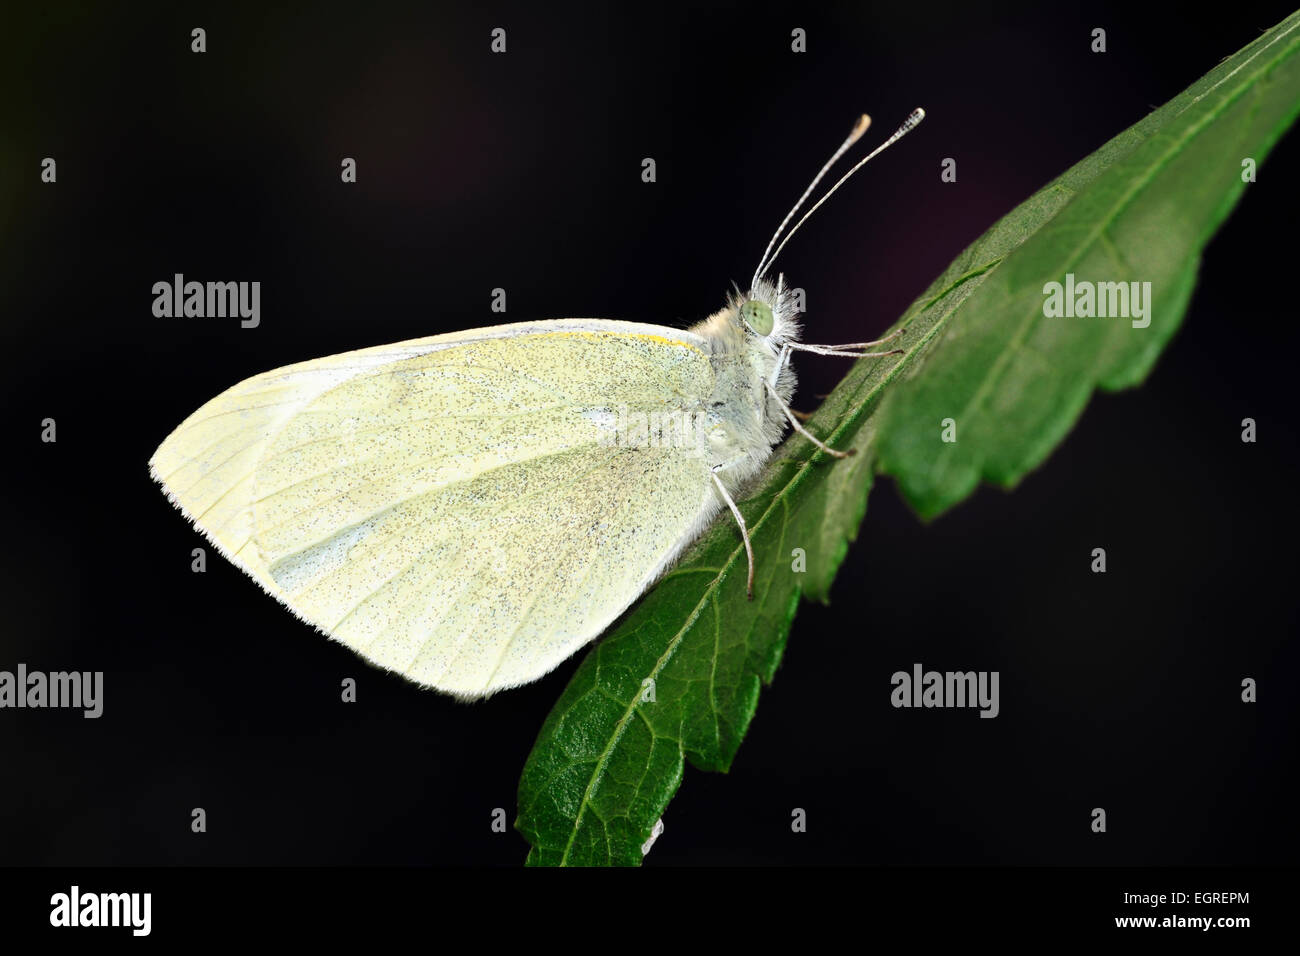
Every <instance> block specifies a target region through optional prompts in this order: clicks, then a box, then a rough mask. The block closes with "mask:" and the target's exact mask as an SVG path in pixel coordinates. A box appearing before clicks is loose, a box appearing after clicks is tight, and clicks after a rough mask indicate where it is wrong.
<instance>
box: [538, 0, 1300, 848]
mask: <svg viewBox="0 0 1300 956" xmlns="http://www.w3.org/2000/svg"><path fill="white" fill-rule="evenodd" d="M1298 52H1300V14H1295V15H1292V16H1291V17H1289V18H1288V19H1287V20H1286V21H1284V22H1283V23H1281V24H1279V25H1278V26H1277V27H1275V28H1274V29H1273V30H1271V31H1269V32H1268V33H1266V34H1265V35H1263V36H1261V37H1260V38H1259V39H1258V40H1256V41H1255V42H1254V43H1252V44H1251V45H1250V46H1248V47H1246V48H1245V49H1243V50H1242V51H1240V52H1239V53H1237V54H1236V55H1234V56H1233V57H1231V58H1229V59H1227V60H1225V61H1224V62H1223V63H1221V64H1220V65H1219V66H1218V67H1216V68H1215V69H1214V70H1213V71H1211V72H1210V73H1209V74H1208V75H1207V76H1205V77H1204V78H1202V79H1201V80H1200V81H1198V82H1197V83H1196V84H1194V85H1193V86H1192V87H1190V88H1189V89H1188V90H1187V91H1186V92H1184V93H1183V94H1182V95H1180V96H1179V97H1178V98H1177V99H1175V100H1173V101H1172V102H1170V103H1169V104H1167V105H1166V106H1164V107H1162V108H1161V109H1159V110H1157V111H1156V112H1154V113H1152V114H1150V115H1149V116H1147V117H1146V118H1145V119H1144V120H1142V121H1141V122H1140V123H1138V124H1136V125H1135V126H1133V127H1132V128H1131V129H1129V130H1127V131H1125V132H1124V133H1121V134H1120V135H1119V136H1117V137H1115V139H1113V140H1111V141H1110V142H1109V143H1107V144H1106V145H1105V146H1103V147H1102V148H1101V149H1099V150H1098V151H1097V152H1096V153H1094V154H1093V155H1091V156H1089V157H1088V158H1087V159H1085V160H1084V161H1082V162H1081V163H1079V164H1078V165H1076V166H1074V167H1073V168H1071V169H1070V170H1069V171H1067V172H1066V173H1065V174H1064V175H1062V176H1061V177H1060V178H1058V179H1057V180H1055V181H1054V182H1052V183H1050V184H1049V185H1048V186H1046V187H1045V188H1044V189H1042V190H1040V191H1039V192H1038V193H1036V194H1035V195H1034V196H1032V197H1031V198H1030V199H1029V200H1027V201H1026V202H1025V203H1023V204H1021V205H1020V206H1019V207H1018V208H1017V209H1015V210H1014V211H1013V212H1012V213H1011V214H1009V215H1008V216H1006V217H1004V218H1003V219H1002V220H1000V221H999V222H998V223H996V224H995V225H994V226H993V227H992V228H991V229H990V230H989V231H988V232H987V233H985V234H984V235H983V236H982V237H981V238H980V239H978V240H977V241H976V242H975V243H973V244H972V245H971V246H970V247H969V248H968V249H966V250H965V251H964V252H963V253H962V254H961V255H960V256H958V257H957V260H956V261H955V262H953V264H952V265H951V266H950V267H949V268H948V270H947V271H946V272H945V273H944V274H943V275H942V276H940V277H939V278H938V279H937V280H936V281H935V282H934V283H933V284H932V285H931V287H930V288H929V289H928V290H927V291H926V292H925V294H924V295H922V296H921V297H920V298H919V299H918V300H917V301H916V302H915V303H913V305H912V306H911V307H910V308H909V309H908V311H907V313H906V314H905V315H904V316H903V318H902V319H901V320H900V323H899V324H900V325H904V326H906V329H907V331H906V333H905V334H904V335H903V336H902V338H901V347H902V348H904V349H905V354H904V355H902V356H901V357H897V358H896V357H890V358H888V359H882V360H864V361H861V362H859V363H857V364H856V365H855V366H854V367H853V369H852V370H851V371H850V373H849V374H848V376H847V377H846V378H845V379H844V381H843V382H842V383H841V384H840V385H839V387H838V388H836V389H835V391H834V392H833V393H832V394H831V396H830V397H829V398H828V399H827V401H826V402H825V403H824V404H823V406H822V407H821V408H820V409H819V410H818V412H817V414H816V415H815V416H814V417H813V419H812V420H811V421H810V422H809V425H808V427H809V428H810V430H812V431H813V433H814V434H819V435H823V436H828V438H827V440H828V441H830V442H831V443H832V444H834V445H838V446H840V447H844V446H846V445H851V446H853V447H855V448H856V449H857V450H858V454H857V455H855V456H854V457H852V458H849V459H846V460H842V461H832V460H830V459H828V458H826V457H825V456H822V455H819V454H818V455H814V451H815V450H814V449H813V448H812V447H811V445H810V444H809V443H808V442H806V441H805V440H803V439H801V438H799V437H797V436H795V437H793V438H792V439H791V440H789V441H787V442H786V443H785V444H783V445H782V446H781V447H780V448H779V449H778V453H777V454H776V455H775V456H774V459H773V461H772V463H771V464H770V466H769V467H768V468H767V469H766V471H765V472H764V474H763V476H762V477H761V479H760V481H759V482H758V484H757V486H756V488H755V490H754V491H753V492H752V493H751V494H749V495H748V496H747V498H746V500H745V501H744V502H743V503H742V504H741V509H742V511H743V512H744V514H745V518H746V521H747V523H748V525H749V528H750V533H751V537H752V539H753V544H754V549H755V556H756V559H757V574H756V585H755V593H756V600H754V601H753V602H750V601H747V600H746V599H745V552H744V549H743V547H742V546H741V543H740V538H739V534H738V532H737V530H736V528H735V527H734V525H733V523H732V522H730V521H726V520H720V521H717V522H715V523H714V525H713V527H712V528H711V529H710V530H709V531H708V532H707V533H706V534H705V535H704V537H703V538H702V539H701V540H700V541H699V542H697V543H696V545H695V546H694V547H692V548H691V549H690V551H689V552H688V554H687V555H686V556H685V557H684V558H683V559H682V561H681V562H679V564H678V565H677V567H676V568H675V570H673V571H672V572H671V573H670V574H669V575H668V576H667V577H666V578H664V580H663V581H661V582H660V583H659V584H658V586H656V588H655V589H654V590H653V591H652V592H651V593H650V594H649V595H647V596H646V597H645V599H643V600H642V601H641V602H640V603H639V604H638V605H637V606H635V607H634V608H633V609H632V610H631V611H630V612H629V613H628V614H627V615H626V616H625V617H624V618H623V619H622V620H621V621H620V622H619V624H617V625H616V626H615V628H614V629H613V630H612V632H611V633H610V634H609V635H608V636H607V637H606V638H604V639H603V640H602V641H601V642H600V643H599V644H598V645H597V646H596V647H595V648H594V649H593V650H592V651H591V652H590V653H589V654H588V656H587V658H586V659H585V660H584V661H583V663H582V664H581V666H580V667H579V668H578V670H577V672H576V673H575V674H574V676H573V679H572V680H571V681H570V683H569V685H568V687H567V688H566V689H565V691H564V693H563V694H562V695H561V697H560V699H559V701H558V702H557V703H556V705H555V707H554V709H553V710H552V711H551V713H550V715H549V716H548V717H547V719H546V722H545V724H544V725H543V726H542V729H541V732H540V734H539V736H538V739H537V743H536V744H535V745H534V748H533V751H532V753H531V754H530V755H529V758H528V762H527V764H526V765H525V767H524V771H523V775H522V778H521V779H520V783H519V804H518V805H519V818H518V820H517V822H516V826H517V827H518V829H519V830H520V832H521V833H523V835H524V836H525V837H526V838H527V839H528V841H529V842H530V843H531V844H532V847H533V849H532V852H531V853H530V854H529V856H528V862H529V863H530V864H543V865H575V864H576V865H591V864H627V865H634V864H637V863H639V862H640V861H641V857H642V854H641V845H642V843H643V842H644V841H645V840H646V839H648V838H649V836H650V833H651V830H652V828H653V826H654V823H655V821H656V820H657V819H658V818H659V817H660V816H661V815H662V814H663V812H664V809H665V807H667V805H668V802H669V800H670V799H671V798H672V795H673V793H674V792H676V790H677V787H678V786H679V784H680V783H681V779H682V774H683V769H684V761H685V760H686V759H689V760H690V762H691V763H692V764H693V765H695V766H696V767H699V768H701V769H704V770H726V769H727V768H728V767H729V766H730V764H731V761H732V759H733V758H734V757H735V755H736V751H737V749H738V748H739V746H740V742H741V740H742V739H743V738H744V735H745V731H746V729H747V728H748V726H749V722H750V720H751V719H752V718H753V716H754V710H755V708H756V706H757V703H758V695H759V689H760V686H761V683H770V682H771V680H772V677H773V675H774V673H775V671H776V668H777V665H778V664H779V663H780V660H781V654H782V651H783V649H784V647H785V641H786V635H787V634H788V632H789V627H790V622H791V620H792V619H793V617H794V612H795V609H796V607H797V606H798V603H799V599H800V597H801V596H804V595H806V596H809V597H812V598H814V599H823V600H824V599H825V598H826V596H827V594H828V592H829V589H830V585H831V582H832V580H833V578H834V575H835V572H836V570H837V569H838V567H839V564H840V562H841V561H842V559H843V557H844V555H845V553H846V551H847V549H848V545H849V542H850V541H852V540H853V538H854V537H855V536H856V534H857V529H858V526H859V524H860V523H861V521H862V518H863V515H864V514H865V512H866V501H867V494H868V492H869V491H870V488H871V484H872V478H873V475H874V474H875V473H876V472H878V471H887V472H889V473H890V474H893V475H894V476H896V478H897V480H898V482H899V484H900V486H901V487H902V488H903V490H904V492H905V494H906V495H907V496H908V498H909V500H910V501H911V502H912V503H913V504H914V506H915V507H916V508H917V510H918V511H920V512H921V513H922V514H923V515H926V516H930V515H934V514H937V513H939V512H940V511H942V510H943V509H945V508H947V507H950V506H951V505H953V504H955V503H956V502H957V501H959V500H960V499H961V498H963V497H964V496H965V495H967V494H969V493H970V491H971V490H972V489H973V488H974V487H975V485H976V484H977V483H978V481H979V479H980V477H981V476H983V477H988V478H991V479H993V480H995V481H998V482H1000V483H1002V484H1007V485H1009V484H1012V483H1014V482H1015V481H1016V480H1018V479H1019V478H1020V477H1021V476H1022V475H1024V474H1025V472H1026V471H1028V470H1029V469H1031V468H1033V467H1034V466H1035V465H1037V464H1038V463H1039V462H1041V461H1042V460H1043V459H1044V458H1045V457H1046V456H1047V454H1048V453H1049V452H1050V451H1051V449H1052V448H1053V447H1054V446H1055V445H1056V443H1057V442H1059V441H1060V439H1061V438H1062V437H1063V436H1064V435H1065V433H1066V432H1067V431H1068V430H1069V428H1070V426H1071V425H1072V424H1073V422H1074V421H1075V420H1076V419H1077V418H1078V416H1079V414H1080V413H1081V411H1082V409H1083V407H1084V405H1085V404H1086V403H1087V401H1088V398H1089V396H1090V395H1091V393H1092V391H1093V389H1094V388H1096V387H1101V388H1106V389H1115V388H1121V387H1125V386H1130V385H1134V384H1137V383H1138V382H1140V381H1141V380H1142V378H1143V377H1144V376H1145V375H1146V373H1147V372H1148V371H1149V370H1150V368H1151V366H1152V364H1153V363H1154V361H1155V359H1156V356H1157V355H1158V354H1159V352H1160V350H1161V348H1162V347H1163V346H1164V344H1165V343H1166V342H1167V341H1168V340H1169V338H1170V336H1171V335H1172V334H1173V333H1174V330H1175V329H1176V328H1177V326H1178V324H1179V322H1180V320H1181V318H1182V313H1183V311H1184V310H1185V308H1186V305H1187V301H1188V298H1189V297H1190V294H1191V289H1192V285H1193V282H1194V279H1195V273H1196V267H1197V264H1198V261H1199V255H1200V250H1201V249H1202V247H1203V246H1204V244H1205V242H1206V241H1207V240H1208V239H1209V237H1210V236H1211V235H1212V233H1213V232H1214V230H1215V228H1216V227H1217V226H1218V225H1219V224H1220V223H1221V222H1222V221H1223V219H1224V218H1225V217H1226V216H1227V214H1228V212H1229V211H1230V210H1231V209H1232V207H1233V205H1234V204H1235V203H1236V201H1237V199H1238V198H1239V197H1240V195H1241V193H1242V192H1243V190H1244V188H1245V183H1243V181H1242V160H1243V159H1245V158H1248V157H1249V158H1252V159H1254V160H1255V161H1256V162H1260V161H1262V160H1263V158H1264V155H1265V154H1266V153H1267V152H1268V150H1269V148H1270V147H1271V146H1272V145H1273V143H1275V142H1276V140H1277V138H1278V137H1279V136H1280V135H1281V133H1282V132H1283V131H1284V130H1285V129H1286V128H1287V126H1288V125H1290V123H1291V122H1292V121H1293V120H1294V119H1295V116H1296V113H1297V111H1298V110H1300V56H1298V55H1297V53H1298ZM1067 272H1072V273H1074V275H1075V276H1076V279H1077V280H1079V281H1083V280H1091V281H1120V280H1124V281H1128V280H1135V281H1144V282H1145V281H1149V282H1151V283H1152V311H1151V316H1152V318H1151V322H1150V325H1149V326H1148V327H1146V328H1134V327H1133V325H1132V324H1131V322H1130V321H1128V320H1127V319H1114V318H1108V319H1103V318H1053V319H1048V318H1045V317H1044V315H1043V306H1044V299H1045V296H1044V293H1043V287H1044V284H1045V283H1046V282H1049V281H1058V282H1060V281H1063V280H1064V276H1065V274H1066V273H1067ZM945 418H952V419H954V420H955V422H956V428H957V439H958V440H957V441H956V442H955V443H948V442H943V441H942V440H941V423H942V420H943V419H945ZM724 517H725V515H724ZM795 549H802V552H803V553H804V554H805V555H806V561H807V570H806V572H804V573H796V572H795V571H794V570H793V569H792V564H793V562H794V561H795V559H796V558H795V555H796V554H797V553H798V552H796V550H795ZM648 682H653V683H652V684H650V683H648ZM650 687H652V688H653V700H651V699H649V697H650V693H649V689H650Z"/></svg>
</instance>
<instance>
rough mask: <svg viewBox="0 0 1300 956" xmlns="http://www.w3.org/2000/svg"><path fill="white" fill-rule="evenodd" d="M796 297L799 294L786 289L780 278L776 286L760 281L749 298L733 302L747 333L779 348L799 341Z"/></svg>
mask: <svg viewBox="0 0 1300 956" xmlns="http://www.w3.org/2000/svg"><path fill="white" fill-rule="evenodd" d="M797 294H799V290H795V289H788V288H786V286H785V278H784V276H779V277H778V278H777V282H776V284H775V285H773V284H772V283H771V282H768V281H766V280H763V279H760V280H758V281H757V282H755V283H754V284H753V287H752V288H751V289H750V290H749V293H748V294H747V295H744V296H739V297H737V298H736V299H735V300H734V303H733V304H734V306H735V309H736V317H737V318H738V319H739V320H740V323H741V324H742V325H743V326H744V328H745V331H746V332H748V333H749V334H751V335H754V336H757V337H758V338H760V339H762V340H763V341H764V342H765V343H767V344H768V345H770V346H772V347H773V348H780V347H781V346H782V345H783V344H785V343H786V342H789V341H791V340H797V339H798V338H799V319H798V316H799V312H798V310H797V309H796V307H795V306H796V295H797Z"/></svg>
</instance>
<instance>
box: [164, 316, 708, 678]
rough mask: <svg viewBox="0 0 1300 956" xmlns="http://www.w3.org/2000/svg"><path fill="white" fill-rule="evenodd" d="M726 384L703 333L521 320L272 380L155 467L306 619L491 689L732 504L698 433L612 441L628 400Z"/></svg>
mask: <svg viewBox="0 0 1300 956" xmlns="http://www.w3.org/2000/svg"><path fill="white" fill-rule="evenodd" d="M711 388H712V370H711V367H710V365H709V361H708V357H707V355H706V354H705V351H704V348H703V346H702V343H700V341H699V340H698V339H696V338H695V337H693V336H691V335H690V334H689V333H684V332H678V331H675V330H669V329H661V328H657V327H652V326H643V325H631V324H628V323H616V322H602V321H599V320H572V321H565V322H553V323H531V324H525V325H516V326H503V327H500V328H497V329H490V330H484V331H482V332H479V333H462V334H458V335H455V336H436V337H433V338H429V339H423V340H416V341H414V342H407V343H401V344H399V345H395V346H387V347H383V348H379V349H367V350H363V351H360V352H353V353H347V354H345V355H340V356H334V357H331V358H328V359H322V360H319V361H316V362H307V363H303V364H301V365H296V366H290V367H288V368H285V369H279V370H276V371H274V372H268V373H265V374H264V375H260V376H256V377H255V378H252V379H249V380H247V381H245V382H243V383H241V384H239V385H237V386H235V387H234V388H232V389H230V390H229V391H227V392H225V393H223V394H222V395H220V396H218V397H217V398H216V399H213V400H212V401H211V402H209V403H208V404H207V405H205V406H203V408H201V409H199V410H198V411H197V412H195V413H194V415H192V416H190V418H189V419H187V420H186V421H185V422H184V423H183V424H182V425H181V426H180V427H179V428H178V429H177V430H176V432H174V433H173V434H172V435H171V436H170V437H169V438H168V439H167V441H166V442H164V443H163V445H162V446H161V447H160V448H159V449H158V451H157V452H156V453H155V456H154V459H153V461H151V469H152V470H153V472H154V474H155V477H157V478H158V479H159V480H160V481H162V483H163V484H164V486H165V488H166V490H167V492H168V494H169V496H170V497H171V498H172V499H173V501H175V502H176V503H177V504H178V505H179V506H180V507H181V508H182V509H183V510H184V511H185V513H186V514H187V515H188V516H190V517H191V518H192V519H193V520H194V521H195V523H196V524H197V525H198V526H199V527H200V529H201V530H203V531H204V532H205V533H206V534H207V535H208V536H209V537H210V538H211V539H212V540H213V541H214V542H215V543H216V544H217V545H218V547H219V548H220V549H221V550H222V552H223V553H225V554H226V555H227V556H228V557H231V558H232V560H234V561H235V563H237V564H239V565H240V566H241V567H243V568H244V569H245V570H247V571H248V572H249V573H250V574H251V575H252V576H253V577H254V578H256V579H257V580H258V581H259V582H260V583H261V584H262V585H263V586H264V587H265V588H266V589H267V590H269V591H271V592H272V593H273V594H275V595H276V596H277V597H278V598H280V599H281V600H282V601H284V602H285V603H286V604H288V605H289V606H290V607H291V608H292V609H293V610H294V611H295V612H296V613H297V614H299V615H300V616H302V617H304V618H306V619H307V620H308V621H310V622H311V623H313V624H315V625H316V626H318V627H320V628H321V629H322V630H324V631H326V632H327V633H330V634H331V635H332V636H334V637H336V638H338V639H339V640H342V641H343V642H345V643H346V644H348V645H349V646H350V647H352V648H354V649H355V650H358V651H359V652H361V653H363V654H364V655H365V656H366V657H368V658H370V659H371V660H373V661H375V662H376V663H379V664H381V665H382V666H385V667H388V668H390V669H393V670H398V671H400V672H401V673H403V674H406V675H407V676H409V677H411V678H412V679H415V680H418V681H420V682H421V683H425V684H429V685H432V686H436V687H439V688H440V689H443V690H447V691H450V692H453V693H457V694H461V695H465V696H478V695H481V694H484V693H488V692H491V691H492V690H494V689H497V688H499V687H504V686H513V685H515V684H519V683H524V682H527V681H529V680H533V679H535V678H536V677H538V676H540V675H541V674H543V673H545V672H546V671H548V670H550V669H551V668H552V667H554V666H555V665H556V664H558V663H559V662H560V661H561V660H563V659H564V658H565V657H567V656H568V655H569V654H571V653H572V652H573V650H575V649H576V648H577V647H578V646H580V645H581V644H582V643H584V642H585V641H587V640H590V639H591V638H592V637H594V636H595V635H596V634H598V633H599V632H600V630H601V629H603V627H604V626H605V625H606V624H607V623H608V622H609V621H610V620H612V618H613V617H614V616H616V615H617V614H618V612H619V611H621V610H622V608H623V607H625V606H626V605H627V603H629V602H630V601H631V600H632V599H633V598H635V596H636V595H637V594H638V593H640V591H641V590H642V589H643V588H644V586H645V584H646V583H648V581H649V580H650V579H651V578H652V577H653V575H654V574H655V573H657V571H658V570H659V569H660V568H662V566H663V564H664V563H665V562H666V561H667V560H669V559H670V558H671V557H672V556H673V555H674V554H675V553H676V549H677V548H679V547H680V546H681V544H682V543H683V540H682V539H683V538H684V537H685V536H686V535H688V534H689V533H690V532H691V530H692V529H693V528H695V527H697V526H698V524H699V523H700V522H701V520H702V517H701V516H702V515H703V514H704V513H705V512H709V511H710V510H711V508H712V507H713V506H714V504H715V503H714V501H713V498H712V489H711V488H710V487H709V478H708V472H707V469H706V468H705V466H704V464H703V462H702V460H701V459H700V458H699V457H698V456H697V455H695V454H694V452H693V449H691V448H676V449H672V448H662V447H642V448H628V447H619V446H610V445H608V444H607V443H602V441H605V442H607V440H608V435H609V433H608V430H607V429H608V423H609V420H610V416H611V415H614V414H617V413H618V410H619V409H620V408H622V409H627V410H644V411H664V410H668V409H672V408H678V407H682V406H683V405H685V404H689V403H690V402H691V401H694V400H697V399H699V398H701V397H704V396H707V395H708V394H710V391H711Z"/></svg>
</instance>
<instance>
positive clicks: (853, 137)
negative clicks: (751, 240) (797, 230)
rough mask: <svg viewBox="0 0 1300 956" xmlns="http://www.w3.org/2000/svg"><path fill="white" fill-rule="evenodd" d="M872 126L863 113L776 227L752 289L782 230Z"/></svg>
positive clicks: (756, 272)
mask: <svg viewBox="0 0 1300 956" xmlns="http://www.w3.org/2000/svg"><path fill="white" fill-rule="evenodd" d="M870 125H871V117H870V116H868V115H867V114H866V113H863V114H862V115H861V116H859V117H858V121H857V122H856V123H854V124H853V129H852V130H851V131H850V132H849V135H848V138H847V139H845V140H844V142H842V143H840V148H839V149H837V150H835V152H834V153H832V154H831V158H830V159H828V160H826V165H825V166H823V167H822V168H821V170H820V171H819V172H818V173H817V175H816V176H814V177H813V181H812V182H810V183H809V184H808V188H807V189H805V190H804V191H803V195H802V196H800V197H799V201H798V202H796V203H795V204H794V206H793V207H792V208H791V209H790V211H789V212H788V213H786V214H785V218H784V219H782V220H781V225H779V226H777V227H776V232H775V233H773V234H772V238H771V239H770V240H768V243H767V248H766V249H764V250H763V258H762V259H760V260H759V261H758V268H757V269H755V270H754V278H753V279H752V280H750V283H749V287H750V288H751V289H752V288H754V286H755V285H757V284H758V280H759V279H761V278H762V277H763V267H764V265H765V264H766V263H767V254H768V253H769V252H771V251H772V247H773V246H774V245H776V240H777V239H779V238H781V232H782V230H784V229H785V227H786V225H787V224H788V223H789V222H790V219H791V218H792V217H793V216H794V214H795V213H797V212H798V211H799V207H800V206H802V205H803V204H804V201H805V200H806V199H807V198H808V197H809V196H810V195H812V191H813V190H814V189H816V188H817V184H818V183H819V182H821V181H822V177H823V176H825V175H826V174H827V173H828V172H830V169H831V167H832V166H834V165H835V163H836V161H837V160H838V159H839V158H840V157H841V156H843V155H844V154H845V153H847V152H848V151H849V149H850V148H852V146H853V144H854V143H856V142H857V141H858V140H860V139H861V138H862V134H863V133H865V132H866V131H867V127H868V126H870Z"/></svg>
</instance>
